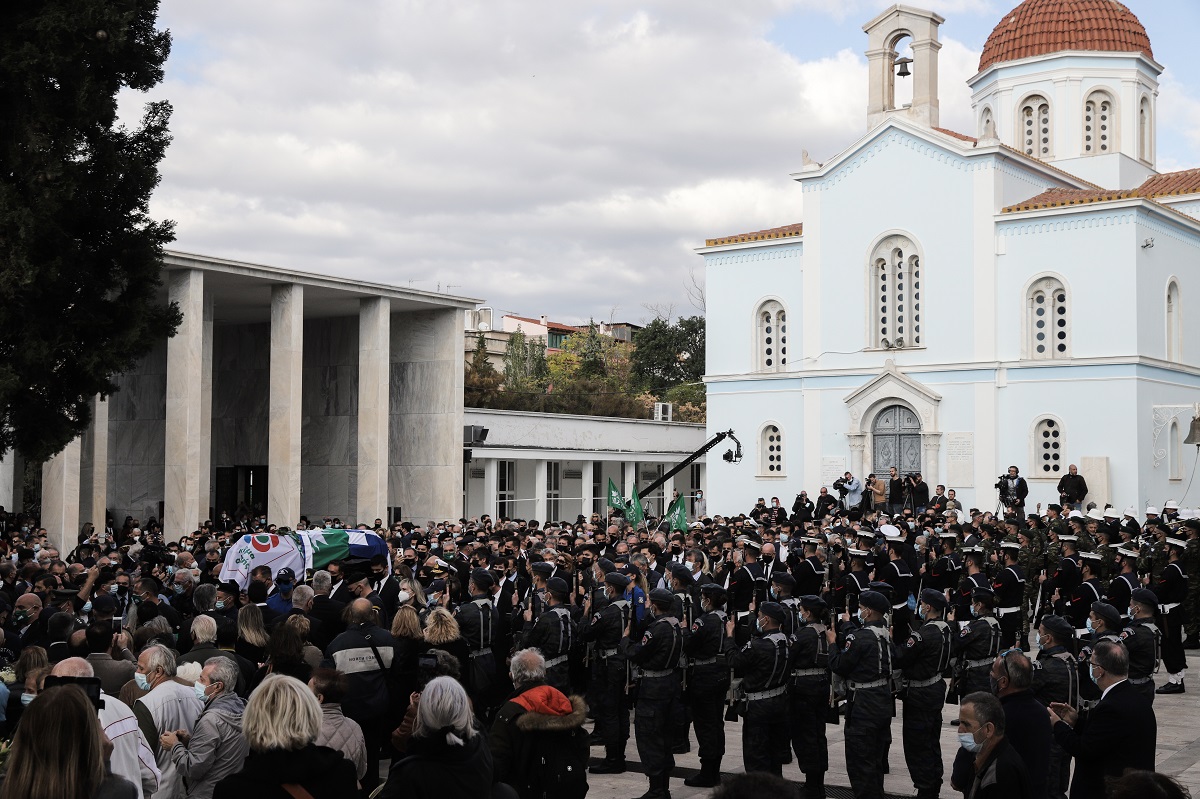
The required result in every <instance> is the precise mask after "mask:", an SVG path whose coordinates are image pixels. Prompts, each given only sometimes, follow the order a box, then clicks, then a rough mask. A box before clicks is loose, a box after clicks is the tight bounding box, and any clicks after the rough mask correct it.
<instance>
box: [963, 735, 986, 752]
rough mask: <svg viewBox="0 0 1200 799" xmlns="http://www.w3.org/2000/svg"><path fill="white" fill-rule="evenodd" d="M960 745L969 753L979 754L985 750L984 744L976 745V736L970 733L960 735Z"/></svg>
mask: <svg viewBox="0 0 1200 799" xmlns="http://www.w3.org/2000/svg"><path fill="white" fill-rule="evenodd" d="M958 745H959V746H961V747H962V748H963V749H966V750H967V751H968V752H978V751H979V750H980V749H982V748H983V744H980V743H975V736H974V735H972V734H971V733H969V732H960V733H959V734H958Z"/></svg>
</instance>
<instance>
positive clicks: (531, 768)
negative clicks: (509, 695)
mask: <svg viewBox="0 0 1200 799" xmlns="http://www.w3.org/2000/svg"><path fill="white" fill-rule="evenodd" d="M513 710H514V709H513V708H506V709H504V710H502V711H501V713H500V714H499V715H500V718H503V719H504V720H505V721H507V722H509V723H511V724H512V725H513V726H514V727H515V726H516V720H517V718H519V717H520V716H521V715H522V714H523V713H524V711H523V710H522V711H521V712H513ZM515 710H520V708H516V709H515ZM516 740H517V742H518V745H517V747H516V749H517V751H515V752H514V753H513V762H514V763H520V764H521V768H520V770H519V771H516V772H515V774H519V775H520V776H519V777H515V778H514V779H513V780H512V781H511V783H510V784H512V786H513V788H515V789H516V791H517V794H518V795H519V796H520V797H521V799H583V797H585V796H586V795H587V792H588V781H587V769H588V759H589V758H590V757H591V744H590V743H589V742H588V732H587V730H585V729H584V728H583V727H576V728H574V729H572V730H569V731H565V732H562V731H559V732H549V731H522V732H520V733H518V735H517V739H516Z"/></svg>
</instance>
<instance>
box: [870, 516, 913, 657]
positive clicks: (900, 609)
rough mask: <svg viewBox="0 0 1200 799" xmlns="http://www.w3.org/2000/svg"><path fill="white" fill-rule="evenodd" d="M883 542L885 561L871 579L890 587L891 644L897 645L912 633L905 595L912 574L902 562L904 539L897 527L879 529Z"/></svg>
mask: <svg viewBox="0 0 1200 799" xmlns="http://www.w3.org/2000/svg"><path fill="white" fill-rule="evenodd" d="M879 529H880V532H882V533H883V534H884V538H885V539H886V540H887V551H888V560H887V561H885V562H883V563H880V564H878V565H877V567H876V569H875V579H876V580H877V581H879V582H884V583H887V584H888V585H890V586H891V587H892V596H891V602H892V613H891V625H892V642H893V643H895V644H896V645H897V646H899V645H900V644H901V643H903V642H904V641H905V640H907V639H908V634H909V633H910V632H911V631H912V611H911V610H909V607H908V595H909V594H911V593H912V588H913V583H914V580H913V573H912V570H911V569H910V568H909V564H908V562H907V561H905V559H904V552H905V538H904V534H903V533H901V532H900V528H899V527H896V526H895V525H891V524H885V525H883V526H882V527H880V528H879Z"/></svg>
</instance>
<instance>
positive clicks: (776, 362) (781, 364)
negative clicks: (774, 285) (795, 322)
mask: <svg viewBox="0 0 1200 799" xmlns="http://www.w3.org/2000/svg"><path fill="white" fill-rule="evenodd" d="M755 318H756V326H757V330H756V331H755V343H756V347H757V350H758V363H757V366H758V371H760V372H782V371H783V370H784V369H785V368H786V367H787V312H786V311H785V310H784V309H783V305H782V304H780V303H779V302H778V301H777V300H767V301H766V302H764V303H762V304H761V305H759V306H758V313H757V314H756V317H755Z"/></svg>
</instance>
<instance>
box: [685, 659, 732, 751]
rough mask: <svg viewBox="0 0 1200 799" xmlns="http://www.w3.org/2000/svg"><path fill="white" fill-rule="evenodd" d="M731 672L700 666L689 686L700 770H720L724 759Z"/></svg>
mask: <svg viewBox="0 0 1200 799" xmlns="http://www.w3.org/2000/svg"><path fill="white" fill-rule="evenodd" d="M728 692H729V670H728V669H727V668H725V667H724V665H712V666H697V667H696V668H695V669H694V670H693V672H692V679H691V682H690V683H689V685H688V692H687V708H688V712H689V713H691V717H692V726H693V727H695V728H696V748H697V750H698V753H699V755H700V767H701V768H704V767H708V768H711V769H714V770H719V769H720V767H721V760H722V758H724V757H725V695H726V694H727V693H728Z"/></svg>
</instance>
